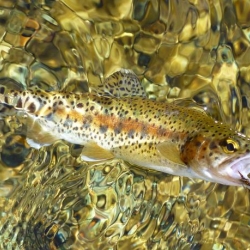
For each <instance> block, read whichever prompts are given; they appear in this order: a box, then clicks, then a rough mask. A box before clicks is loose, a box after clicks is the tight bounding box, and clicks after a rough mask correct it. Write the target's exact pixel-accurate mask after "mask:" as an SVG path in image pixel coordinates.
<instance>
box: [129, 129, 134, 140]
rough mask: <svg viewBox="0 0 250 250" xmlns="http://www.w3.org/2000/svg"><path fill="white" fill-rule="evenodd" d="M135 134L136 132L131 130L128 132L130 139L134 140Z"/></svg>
mask: <svg viewBox="0 0 250 250" xmlns="http://www.w3.org/2000/svg"><path fill="white" fill-rule="evenodd" d="M134 133H135V131H134V130H133V129H130V130H129V131H128V138H134Z"/></svg>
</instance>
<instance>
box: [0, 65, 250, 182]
mask: <svg viewBox="0 0 250 250" xmlns="http://www.w3.org/2000/svg"><path fill="white" fill-rule="evenodd" d="M0 103H1V104H2V105H5V109H6V108H7V107H11V108H13V109H14V110H15V112H16V115H18V116H25V122H26V123H27V128H28V129H27V141H28V143H29V144H30V146H32V147H35V148H40V147H42V146H46V145H50V144H52V143H54V142H55V141H57V140H65V141H67V142H70V143H73V144H80V145H84V147H83V149H82V153H81V157H82V159H83V160H86V161H102V160H107V159H112V158H120V159H122V160H124V161H128V162H130V163H132V164H135V165H138V166H142V167H146V168H149V169H154V170H157V171H161V172H165V173H169V174H172V175H179V176H185V177H190V178H200V179H203V180H206V181H211V182H217V183H221V184H224V185H234V186H242V185H245V186H250V178H249V173H250V154H249V151H250V144H249V142H250V139H249V138H247V137H246V136H245V135H243V134H240V133H239V132H237V131H235V130H234V129H232V128H230V126H229V125H227V124H223V123H221V122H218V121H215V120H213V119H212V118H211V117H209V116H208V115H207V114H206V113H205V112H203V111H201V110H199V109H197V108H193V107H191V108H188V107H182V106H178V105H174V104H169V103H164V102H157V101H155V100H150V99H147V98H146V94H145V92H144V90H143V88H142V85H141V83H140V81H139V80H138V78H137V77H136V75H135V74H134V73H133V72H132V71H130V70H125V69H122V70H120V71H117V72H115V73H113V74H112V75H111V76H109V77H108V78H107V79H106V80H105V81H104V83H103V85H102V86H99V88H96V89H93V90H92V91H91V92H88V93H66V92H63V91H61V92H56V91H51V92H48V91H44V90H41V89H39V88H37V87H35V88H30V89H28V90H22V91H18V90H14V89H12V90H8V89H7V88H6V87H5V86H2V85H1V86H0ZM1 113H2V114H4V109H2V111H1Z"/></svg>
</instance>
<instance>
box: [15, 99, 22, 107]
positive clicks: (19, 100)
mask: <svg viewBox="0 0 250 250" xmlns="http://www.w3.org/2000/svg"><path fill="white" fill-rule="evenodd" d="M22 106H23V103H22V99H21V98H19V99H18V101H17V104H16V107H17V108H22Z"/></svg>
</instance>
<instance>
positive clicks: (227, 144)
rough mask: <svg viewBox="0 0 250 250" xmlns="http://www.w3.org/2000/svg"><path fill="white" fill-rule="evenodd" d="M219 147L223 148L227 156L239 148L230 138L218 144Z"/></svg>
mask: <svg viewBox="0 0 250 250" xmlns="http://www.w3.org/2000/svg"><path fill="white" fill-rule="evenodd" d="M220 146H221V147H222V148H223V150H224V152H225V153H227V154H232V153H234V152H236V151H237V150H238V148H239V144H238V142H237V141H235V140H233V139H231V138H228V139H225V140H222V141H221V142H220Z"/></svg>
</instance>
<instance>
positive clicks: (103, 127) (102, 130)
mask: <svg viewBox="0 0 250 250" xmlns="http://www.w3.org/2000/svg"><path fill="white" fill-rule="evenodd" d="M99 130H100V132H101V133H102V134H104V133H106V132H107V130H108V126H106V125H101V126H100V129H99Z"/></svg>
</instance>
